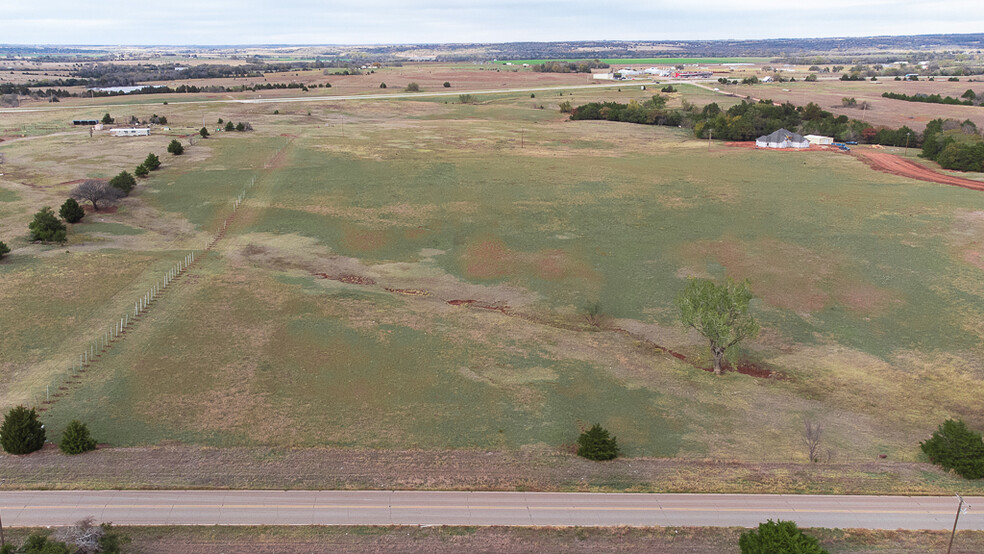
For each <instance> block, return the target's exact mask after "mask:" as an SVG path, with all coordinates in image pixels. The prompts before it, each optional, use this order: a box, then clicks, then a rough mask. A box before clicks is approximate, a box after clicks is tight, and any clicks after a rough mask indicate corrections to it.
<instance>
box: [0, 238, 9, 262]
mask: <svg viewBox="0 0 984 554" xmlns="http://www.w3.org/2000/svg"><path fill="white" fill-rule="evenodd" d="M9 253H10V247H9V246H7V243H5V242H3V241H2V240H0V258H3V257H4V256H6V255H7V254H9Z"/></svg>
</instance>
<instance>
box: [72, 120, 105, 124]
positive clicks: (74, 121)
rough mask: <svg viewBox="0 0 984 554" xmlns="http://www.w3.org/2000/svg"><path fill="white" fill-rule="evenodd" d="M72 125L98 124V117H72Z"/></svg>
mask: <svg viewBox="0 0 984 554" xmlns="http://www.w3.org/2000/svg"><path fill="white" fill-rule="evenodd" d="M72 125H99V120H98V119H73V120H72Z"/></svg>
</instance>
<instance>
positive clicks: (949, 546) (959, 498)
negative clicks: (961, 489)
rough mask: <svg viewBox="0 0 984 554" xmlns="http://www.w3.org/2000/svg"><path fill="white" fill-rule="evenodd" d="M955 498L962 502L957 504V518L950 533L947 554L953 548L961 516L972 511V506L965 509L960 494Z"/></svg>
mask: <svg viewBox="0 0 984 554" xmlns="http://www.w3.org/2000/svg"><path fill="white" fill-rule="evenodd" d="M954 496H956V497H957V499H958V500H960V504H957V517H955V518H953V531H950V544H948V545H947V546H946V554H950V549H951V548H953V536H954V535H956V534H957V522H958V521H960V514H963V513H966V512H967V510H969V509H970V504H967V507H966V508H964V507H963V506H964V499H963V498H962V497H961V496H960V495H959V494H955V495H954Z"/></svg>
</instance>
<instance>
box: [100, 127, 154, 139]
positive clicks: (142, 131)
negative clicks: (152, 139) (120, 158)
mask: <svg viewBox="0 0 984 554" xmlns="http://www.w3.org/2000/svg"><path fill="white" fill-rule="evenodd" d="M109 132H110V134H112V135H113V136H114V137H147V136H150V129H148V128H146V127H143V128H125V129H110V130H109Z"/></svg>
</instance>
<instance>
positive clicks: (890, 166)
mask: <svg viewBox="0 0 984 554" xmlns="http://www.w3.org/2000/svg"><path fill="white" fill-rule="evenodd" d="M852 152H853V153H854V155H855V156H857V157H858V159H860V160H861V161H863V162H864V163H866V164H868V165H869V166H871V168H872V169H877V170H878V171H884V172H885V173H891V174H892V175H899V176H901V177H909V178H911V179H918V180H920V181H929V182H931V183H940V184H943V185H953V186H956V187H963V188H968V189H973V190H984V183H982V182H980V181H974V180H971V179H964V178H963V177H954V176H952V175H945V174H943V173H938V172H936V171H933V170H932V169H929V168H928V167H926V166H924V165H920V164H917V163H916V162H911V161H909V160H906V159H904V158H900V157H898V156H896V155H894V154H888V153H886V152H874V151H870V150H852Z"/></svg>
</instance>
